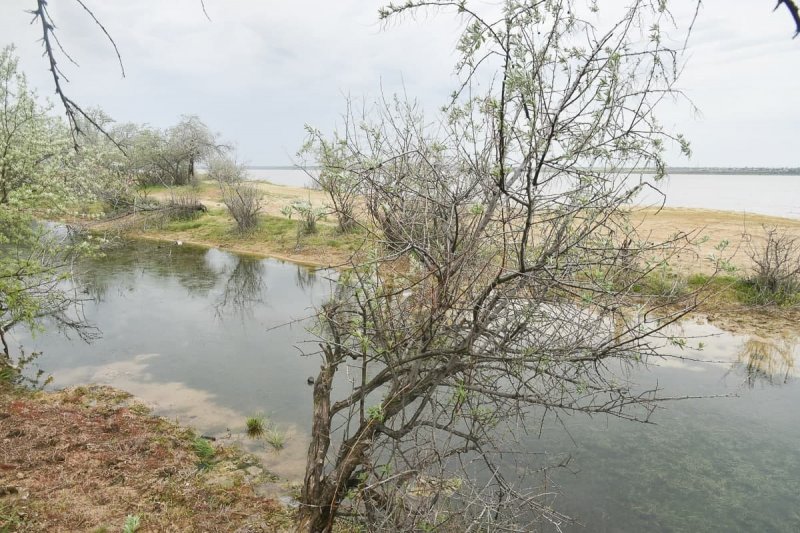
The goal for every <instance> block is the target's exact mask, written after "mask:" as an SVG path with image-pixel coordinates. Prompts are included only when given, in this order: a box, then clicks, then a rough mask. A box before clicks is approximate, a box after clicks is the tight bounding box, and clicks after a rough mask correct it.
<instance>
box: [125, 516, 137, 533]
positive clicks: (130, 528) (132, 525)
mask: <svg viewBox="0 0 800 533" xmlns="http://www.w3.org/2000/svg"><path fill="white" fill-rule="evenodd" d="M141 523H142V521H141V519H140V518H139V515H135V514H129V515H128V516H126V517H125V524H124V525H123V526H122V533H136V531H138V530H139V527H141Z"/></svg>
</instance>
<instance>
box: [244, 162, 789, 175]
mask: <svg viewBox="0 0 800 533" xmlns="http://www.w3.org/2000/svg"><path fill="white" fill-rule="evenodd" d="M245 168H247V169H249V170H303V169H304V168H305V169H307V170H320V169H321V168H322V167H318V166H308V167H300V166H297V165H248V166H246V167H245ZM636 170H638V171H639V172H641V173H643V174H653V173H655V171H654V170H653V169H636ZM667 174H709V175H716V176H732V175H747V176H800V167H798V168H766V167H743V168H737V167H668V169H667Z"/></svg>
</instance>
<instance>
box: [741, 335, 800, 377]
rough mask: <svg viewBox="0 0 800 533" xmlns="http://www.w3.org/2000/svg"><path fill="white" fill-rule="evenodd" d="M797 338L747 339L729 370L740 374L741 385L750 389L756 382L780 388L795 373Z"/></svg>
mask: <svg viewBox="0 0 800 533" xmlns="http://www.w3.org/2000/svg"><path fill="white" fill-rule="evenodd" d="M797 344H798V343H797V338H796V337H789V338H783V339H762V338H760V337H750V338H749V339H747V340H746V341H745V342H744V344H743V346H742V350H741V351H740V352H739V354H738V359H737V361H736V362H735V363H734V364H733V367H732V370H734V371H737V372H740V373H742V374H744V377H745V383H746V384H747V386H748V387H750V388H752V387H754V386H755V385H756V384H757V383H764V384H769V385H783V384H786V383H788V382H789V380H790V379H791V377H792V376H793V375H794V372H795V353H794V352H795V347H796V346H797Z"/></svg>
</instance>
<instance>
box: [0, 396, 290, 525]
mask: <svg viewBox="0 0 800 533" xmlns="http://www.w3.org/2000/svg"><path fill="white" fill-rule="evenodd" d="M0 436H2V441H1V442H0V531H3V532H6V531H8V532H29V531H30V532H34V531H36V532H39V531H91V532H95V533H100V532H106V531H108V532H111V531H120V530H123V527H124V526H127V527H128V529H125V531H141V532H144V531H220V532H222V531H226V532H227V531H253V532H255V531H265V532H266V531H270V532H273V531H287V530H291V523H292V518H293V517H292V513H291V511H289V510H287V509H286V508H284V507H283V506H281V505H280V504H279V503H277V502H276V501H275V500H273V499H270V498H269V497H262V496H260V495H259V492H260V491H261V487H263V486H265V484H266V485H268V484H270V483H271V482H273V481H274V479H273V478H272V477H271V476H270V474H269V473H267V472H265V471H264V470H263V469H262V468H260V467H259V466H258V464H257V461H256V460H255V459H254V458H252V457H249V456H247V455H245V454H243V453H241V452H239V451H237V450H234V449H230V448H225V447H221V446H217V445H216V444H215V443H213V442H210V441H208V440H205V439H203V438H201V437H199V436H198V435H196V434H195V433H194V432H192V431H191V430H189V429H186V428H183V427H180V426H177V425H175V424H173V423H171V422H168V421H166V420H164V419H162V418H158V417H154V416H152V415H151V414H150V413H149V412H148V410H147V408H146V407H144V406H143V405H141V404H139V403H137V402H135V401H134V400H133V398H131V396H130V395H128V394H127V393H124V392H121V391H118V390H114V389H111V388H109V387H77V388H72V389H67V390H64V391H60V392H48V393H43V392H31V391H26V390H21V389H19V388H12V387H10V386H4V387H3V388H2V389H0ZM136 524H138V527H135V525H136Z"/></svg>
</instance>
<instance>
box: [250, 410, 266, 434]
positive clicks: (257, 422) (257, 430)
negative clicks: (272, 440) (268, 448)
mask: <svg viewBox="0 0 800 533" xmlns="http://www.w3.org/2000/svg"><path fill="white" fill-rule="evenodd" d="M245 425H246V426H247V436H248V437H250V438H251V439H257V438H259V437H262V436H263V435H264V432H265V429H266V428H265V420H264V417H263V416H260V415H256V416H251V417H250V418H248V419H247V422H246V423H245Z"/></svg>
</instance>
